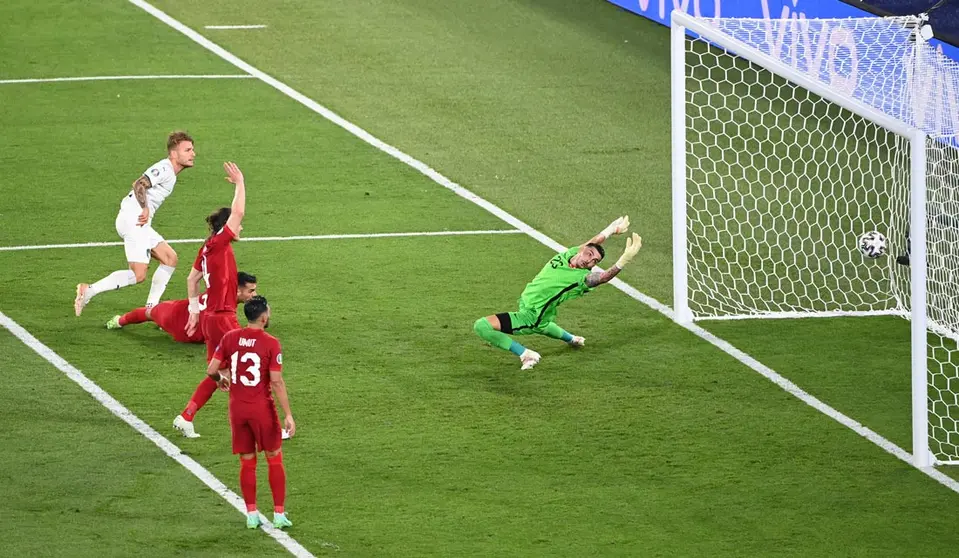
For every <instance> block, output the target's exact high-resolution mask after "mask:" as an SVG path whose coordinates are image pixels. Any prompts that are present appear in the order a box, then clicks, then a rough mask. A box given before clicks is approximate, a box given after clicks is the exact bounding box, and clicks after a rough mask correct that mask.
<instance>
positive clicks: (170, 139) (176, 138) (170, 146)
mask: <svg viewBox="0 0 959 558" xmlns="http://www.w3.org/2000/svg"><path fill="white" fill-rule="evenodd" d="M185 141H188V142H190V143H193V138H192V137H191V136H190V134H188V133H186V132H184V131H183V130H177V131H175V132H170V135H169V136H167V138H166V150H167V151H168V152H169V151H173V150H174V149H176V146H178V145H180V144H181V143H183V142H185Z"/></svg>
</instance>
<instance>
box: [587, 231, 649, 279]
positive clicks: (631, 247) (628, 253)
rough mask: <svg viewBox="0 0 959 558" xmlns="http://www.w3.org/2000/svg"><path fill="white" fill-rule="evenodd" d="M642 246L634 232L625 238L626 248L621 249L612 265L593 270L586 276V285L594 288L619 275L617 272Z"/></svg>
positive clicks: (640, 240)
mask: <svg viewBox="0 0 959 558" xmlns="http://www.w3.org/2000/svg"><path fill="white" fill-rule="evenodd" d="M642 246H643V239H642V238H641V237H640V236H639V235H638V234H636V233H633V234H632V236H630V237H629V238H627V239H626V249H625V250H623V255H622V256H620V257H619V259H618V260H616V263H615V264H614V265H613V267H611V268H609V269H607V270H606V271H594V272H592V273H590V274H589V275H587V276H586V286H587V287H589V288H594V287H598V286H600V285H602V284H603V283H609V282H610V281H612V280H613V277H616V276H617V275H619V272H620V271H622V270H623V268H624V267H626V264H628V263H629V262H630V261H632V259H633V258H634V257H636V254H637V253H638V252H639V249H640V248H641V247H642Z"/></svg>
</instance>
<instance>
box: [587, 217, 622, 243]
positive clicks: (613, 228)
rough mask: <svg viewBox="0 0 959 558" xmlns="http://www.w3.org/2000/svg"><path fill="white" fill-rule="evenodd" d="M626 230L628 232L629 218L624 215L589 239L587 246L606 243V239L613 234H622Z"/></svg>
mask: <svg viewBox="0 0 959 558" xmlns="http://www.w3.org/2000/svg"><path fill="white" fill-rule="evenodd" d="M627 230H629V216H628V215H624V216H622V217H620V218H619V219H616V220H615V221H613V222H612V223H610V224H609V226H607V227H606V228H605V229H603V230H601V231H600V232H599V234H597V235H596V236H594V237H593V238H591V239H589V244H602V243H603V242H606V239H607V238H609V237H611V236H613V235H614V234H623V233H624V232H626V231H627Z"/></svg>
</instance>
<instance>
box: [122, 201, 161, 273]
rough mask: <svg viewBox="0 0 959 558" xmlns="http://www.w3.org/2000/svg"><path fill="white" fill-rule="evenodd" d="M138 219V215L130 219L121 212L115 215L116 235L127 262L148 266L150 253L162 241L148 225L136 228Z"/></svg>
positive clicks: (158, 234)
mask: <svg viewBox="0 0 959 558" xmlns="http://www.w3.org/2000/svg"><path fill="white" fill-rule="evenodd" d="M138 217H139V215H134V216H133V217H132V218H131V216H130V215H127V214H124V213H122V212H121V213H120V214H119V215H117V221H116V226H117V234H119V235H120V238H122V239H123V251H124V252H126V255H127V261H128V262H130V263H142V264H148V263H150V251H151V250H153V249H154V248H156V247H157V246H158V245H159V244H160V243H161V242H164V240H163V237H162V236H160V233H158V232H156V231H155V230H153V227H152V226H151V225H150V224H149V223H147V224H146V225H143V226H142V227H138V226H137V218H138Z"/></svg>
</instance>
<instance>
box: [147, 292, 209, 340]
mask: <svg viewBox="0 0 959 558" xmlns="http://www.w3.org/2000/svg"><path fill="white" fill-rule="evenodd" d="M150 319H151V320H153V321H154V323H156V325H158V326H160V328H161V329H162V330H163V331H165V332H167V333H169V334H170V335H171V336H172V337H173V340H174V341H176V342H178V343H202V342H203V331H201V329H200V327H199V326H197V328H196V331H195V332H193V336H192V337H191V336H188V335H187V334H186V322H187V320H189V319H190V311H189V302H188V301H186V300H168V301H166V302H161V303H160V304H157V305H156V306H154V307H153V309H152V310H150Z"/></svg>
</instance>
